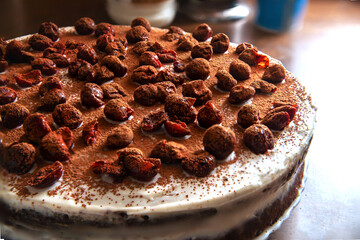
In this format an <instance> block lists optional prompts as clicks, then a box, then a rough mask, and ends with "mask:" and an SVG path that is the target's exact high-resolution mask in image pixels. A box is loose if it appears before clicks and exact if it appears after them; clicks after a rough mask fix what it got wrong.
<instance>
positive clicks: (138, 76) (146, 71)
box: [131, 65, 157, 84]
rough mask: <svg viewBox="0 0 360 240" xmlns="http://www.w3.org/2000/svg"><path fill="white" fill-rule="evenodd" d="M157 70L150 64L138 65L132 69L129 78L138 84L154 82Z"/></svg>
mask: <svg viewBox="0 0 360 240" xmlns="http://www.w3.org/2000/svg"><path fill="white" fill-rule="evenodd" d="M156 74H157V70H156V68H155V67H153V66H150V65H144V66H140V67H137V68H135V69H134V71H133V74H132V76H131V79H132V80H133V81H134V82H137V83H139V84H148V83H154V82H155V79H156Z"/></svg>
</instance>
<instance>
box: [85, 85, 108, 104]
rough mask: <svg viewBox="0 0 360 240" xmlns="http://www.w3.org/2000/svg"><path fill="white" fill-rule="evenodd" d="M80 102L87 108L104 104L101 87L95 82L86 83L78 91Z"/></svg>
mask: <svg viewBox="0 0 360 240" xmlns="http://www.w3.org/2000/svg"><path fill="white" fill-rule="evenodd" d="M80 99H81V104H82V105H83V106H85V107H87V108H98V107H101V106H103V105H104V102H103V99H104V94H103V90H102V88H101V87H100V86H99V85H97V84H95V83H86V84H85V85H84V86H83V88H82V89H81V93H80Z"/></svg>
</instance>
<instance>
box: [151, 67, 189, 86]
mask: <svg viewBox="0 0 360 240" xmlns="http://www.w3.org/2000/svg"><path fill="white" fill-rule="evenodd" d="M156 82H172V83H173V84H175V86H179V85H181V84H183V83H184V82H185V77H184V76H183V75H177V74H174V73H172V72H171V71H170V70H168V69H164V70H161V71H160V72H158V73H157V75H156Z"/></svg>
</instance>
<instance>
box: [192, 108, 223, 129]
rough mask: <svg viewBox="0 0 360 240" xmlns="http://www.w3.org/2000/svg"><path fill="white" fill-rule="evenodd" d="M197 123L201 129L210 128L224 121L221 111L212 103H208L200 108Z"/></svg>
mask: <svg viewBox="0 0 360 240" xmlns="http://www.w3.org/2000/svg"><path fill="white" fill-rule="evenodd" d="M197 121H198V123H199V125H200V126H201V127H204V128H209V127H211V126H212V125H215V124H220V123H221V121H222V115H221V113H220V110H219V109H217V108H216V107H215V105H214V104H212V103H211V102H207V103H206V104H205V105H204V106H203V107H202V108H200V110H199V112H198V115H197Z"/></svg>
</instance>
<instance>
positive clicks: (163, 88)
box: [154, 72, 176, 103]
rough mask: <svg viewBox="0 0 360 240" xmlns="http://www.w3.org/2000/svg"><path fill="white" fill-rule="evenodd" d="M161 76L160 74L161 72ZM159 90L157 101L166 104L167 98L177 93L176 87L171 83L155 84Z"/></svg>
mask: <svg viewBox="0 0 360 240" xmlns="http://www.w3.org/2000/svg"><path fill="white" fill-rule="evenodd" d="M159 74H160V72H159ZM154 85H155V86H156V87H157V88H158V94H157V96H156V97H157V99H158V100H159V101H160V102H162V103H164V102H165V99H166V98H167V96H169V95H170V94H174V93H176V86H175V85H174V84H173V83H172V82H170V81H165V82H163V81H161V82H157V83H155V84H154Z"/></svg>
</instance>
